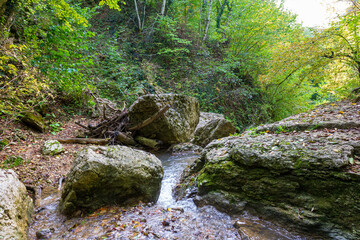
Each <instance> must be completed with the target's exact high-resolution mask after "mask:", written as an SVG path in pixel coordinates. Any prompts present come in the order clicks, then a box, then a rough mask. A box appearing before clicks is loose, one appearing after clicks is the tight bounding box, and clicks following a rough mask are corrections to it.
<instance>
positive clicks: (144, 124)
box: [129, 104, 170, 131]
mask: <svg viewBox="0 0 360 240" xmlns="http://www.w3.org/2000/svg"><path fill="white" fill-rule="evenodd" d="M169 108H170V105H169V104H167V105H166V106H165V107H163V108H162V109H160V111H158V112H157V113H155V114H154V115H153V116H151V117H149V118H148V119H146V120H144V121H143V122H141V123H140V124H138V125H136V126H134V127H131V128H129V131H136V130H139V129H141V128H143V127H146V126H147V125H149V124H150V123H152V122H153V121H155V120H156V119H158V118H159V117H160V116H161V115H163V114H164V113H165V112H166V111H167V110H168V109H169Z"/></svg>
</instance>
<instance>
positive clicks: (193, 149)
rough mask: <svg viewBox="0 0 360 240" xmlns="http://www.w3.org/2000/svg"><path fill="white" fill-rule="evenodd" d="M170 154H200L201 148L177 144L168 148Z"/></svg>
mask: <svg viewBox="0 0 360 240" xmlns="http://www.w3.org/2000/svg"><path fill="white" fill-rule="evenodd" d="M170 150H171V152H172V153H184V152H196V153H200V152H201V151H202V150H203V148H202V147H200V146H198V145H195V144H192V143H179V144H176V145H174V146H172V147H171V148H170Z"/></svg>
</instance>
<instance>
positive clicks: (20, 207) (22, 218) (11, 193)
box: [0, 169, 34, 240]
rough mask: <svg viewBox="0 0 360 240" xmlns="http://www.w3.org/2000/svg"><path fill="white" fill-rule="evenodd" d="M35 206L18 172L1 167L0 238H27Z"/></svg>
mask: <svg viewBox="0 0 360 240" xmlns="http://www.w3.org/2000/svg"><path fill="white" fill-rule="evenodd" d="M33 207H34V206H33V201H32V199H31V198H30V197H29V196H28V194H27V191H26V188H25V186H24V184H23V183H21V182H20V181H19V179H18V178H17V175H16V173H15V172H14V171H13V170H4V169H0V239H19V240H20V239H27V230H28V227H29V224H30V221H31V214H32V213H33Z"/></svg>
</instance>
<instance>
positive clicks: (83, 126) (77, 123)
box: [75, 122, 89, 130]
mask: <svg viewBox="0 0 360 240" xmlns="http://www.w3.org/2000/svg"><path fill="white" fill-rule="evenodd" d="M75 124H76V125H79V126H80V127H82V128H85V129H87V130H89V128H88V127H87V126H85V125H82V124H81V123H79V122H75Z"/></svg>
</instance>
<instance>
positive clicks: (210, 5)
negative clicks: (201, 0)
mask: <svg viewBox="0 0 360 240" xmlns="http://www.w3.org/2000/svg"><path fill="white" fill-rule="evenodd" d="M212 3H213V0H210V1H209V10H208V15H207V19H206V27H205V32H204V37H203V42H205V40H206V38H207V34H208V31H209V25H210V20H211V19H210V18H211V7H212Z"/></svg>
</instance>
